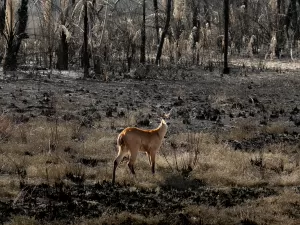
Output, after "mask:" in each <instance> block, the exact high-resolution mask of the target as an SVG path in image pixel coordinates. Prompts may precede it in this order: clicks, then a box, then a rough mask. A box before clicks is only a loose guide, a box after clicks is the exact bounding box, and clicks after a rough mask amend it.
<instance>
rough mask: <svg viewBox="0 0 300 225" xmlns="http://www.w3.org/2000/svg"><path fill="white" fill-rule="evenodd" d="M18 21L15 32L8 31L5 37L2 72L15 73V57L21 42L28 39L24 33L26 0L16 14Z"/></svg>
mask: <svg viewBox="0 0 300 225" xmlns="http://www.w3.org/2000/svg"><path fill="white" fill-rule="evenodd" d="M17 15H18V21H17V23H16V28H15V32H13V29H14V28H12V29H10V30H11V32H10V34H9V35H8V36H7V37H6V41H7V47H6V55H5V58H4V64H3V70H4V71H15V70H16V69H17V56H18V52H19V49H20V46H21V43H22V40H23V39H25V38H28V35H27V34H26V33H25V31H26V27H27V21H28V0H22V1H21V5H20V8H19V9H18V12H17Z"/></svg>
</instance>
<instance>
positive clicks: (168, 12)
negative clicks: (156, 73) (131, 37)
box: [155, 0, 172, 65]
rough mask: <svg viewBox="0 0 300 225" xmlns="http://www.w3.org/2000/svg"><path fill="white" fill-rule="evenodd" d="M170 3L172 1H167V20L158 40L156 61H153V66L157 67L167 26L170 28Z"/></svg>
mask: <svg viewBox="0 0 300 225" xmlns="http://www.w3.org/2000/svg"><path fill="white" fill-rule="evenodd" d="M171 3H172V0H168V1H167V8H166V13H167V19H166V24H165V27H164V30H163V32H162V34H161V38H160V41H159V46H158V49H157V54H156V59H155V64H156V65H159V63H160V58H161V54H162V49H163V46H164V41H165V37H166V35H167V32H168V29H169V26H170V19H171Z"/></svg>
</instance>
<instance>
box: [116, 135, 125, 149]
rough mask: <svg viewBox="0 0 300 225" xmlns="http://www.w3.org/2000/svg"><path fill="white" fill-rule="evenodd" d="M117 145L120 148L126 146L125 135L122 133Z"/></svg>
mask: <svg viewBox="0 0 300 225" xmlns="http://www.w3.org/2000/svg"><path fill="white" fill-rule="evenodd" d="M117 145H118V146H123V145H124V134H123V133H121V134H120V135H119V136H118V139H117Z"/></svg>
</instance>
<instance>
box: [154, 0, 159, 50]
mask: <svg viewBox="0 0 300 225" xmlns="http://www.w3.org/2000/svg"><path fill="white" fill-rule="evenodd" d="M153 7H154V22H155V31H156V44H157V46H158V45H159V24H158V4H157V0H153Z"/></svg>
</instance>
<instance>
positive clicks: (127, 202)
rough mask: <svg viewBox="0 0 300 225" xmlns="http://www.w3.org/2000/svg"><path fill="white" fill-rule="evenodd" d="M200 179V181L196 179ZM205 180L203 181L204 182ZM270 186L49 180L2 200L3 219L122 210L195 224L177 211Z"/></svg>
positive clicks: (258, 193)
mask: <svg viewBox="0 0 300 225" xmlns="http://www.w3.org/2000/svg"><path fill="white" fill-rule="evenodd" d="M195 182H196V181H195ZM200 183H201V182H200ZM274 194H276V192H275V191H274V190H272V189H268V188H246V187H245V188H232V189H229V190H217V189H212V188H207V187H205V186H202V185H197V188H190V189H188V190H180V189H174V188H172V187H167V186H166V187H161V188H159V189H155V190H147V189H137V188H134V187H130V186H128V185H126V184H122V185H120V184H118V185H116V186H112V185H111V183H110V182H106V181H104V182H103V183H102V184H99V183H97V184H95V185H79V186H76V185H72V186H68V185H64V184H56V185H54V186H49V185H47V184H42V185H37V186H36V185H34V186H25V187H23V191H22V192H21V193H20V195H22V196H21V197H20V199H18V198H17V199H16V200H15V201H11V202H0V216H1V217H0V222H2V223H3V222H5V221H7V220H8V218H9V217H10V216H12V215H14V214H17V215H26V216H34V217H35V219H38V220H42V221H53V220H59V221H61V223H68V224H70V223H72V222H74V221H75V220H76V218H80V217H85V218H93V217H99V216H101V215H103V214H104V213H105V214H114V213H120V212H122V211H126V212H130V213H137V214H140V215H143V216H145V217H146V218H147V217H150V216H157V215H163V217H164V218H165V219H163V220H162V221H161V223H162V224H176V223H177V224H192V222H191V221H189V219H188V216H186V215H183V214H181V218H180V217H178V218H176V217H177V216H178V215H176V214H175V213H174V212H177V211H180V210H182V209H183V208H184V207H185V206H188V205H191V204H196V205H201V204H205V205H208V206H214V207H232V206H235V205H237V204H241V203H243V202H244V201H246V200H253V199H257V198H260V197H267V196H270V195H274Z"/></svg>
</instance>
